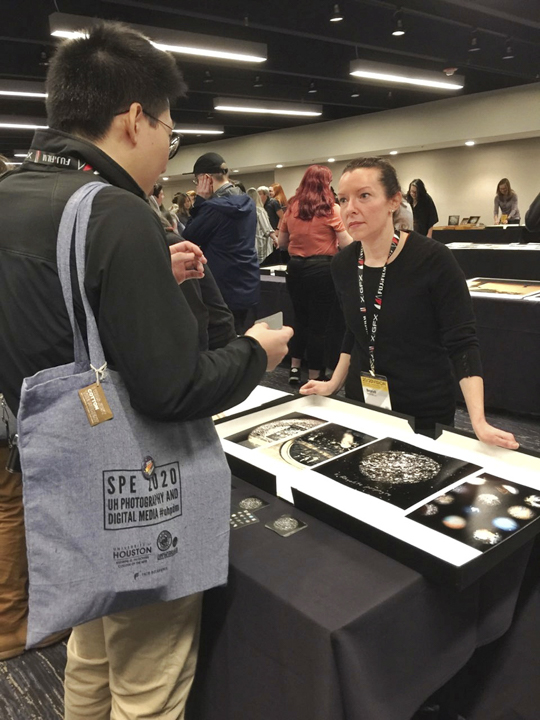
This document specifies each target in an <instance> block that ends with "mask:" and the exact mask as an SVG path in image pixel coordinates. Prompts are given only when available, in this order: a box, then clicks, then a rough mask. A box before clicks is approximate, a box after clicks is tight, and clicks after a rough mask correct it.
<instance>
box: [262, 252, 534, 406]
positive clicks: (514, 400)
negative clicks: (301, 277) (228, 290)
mask: <svg viewBox="0 0 540 720" xmlns="http://www.w3.org/2000/svg"><path fill="white" fill-rule="evenodd" d="M478 252H482V251H478ZM483 252H484V253H486V252H487V251H483ZM504 252H505V253H508V252H511V251H508V250H507V251H504ZM519 252H524V251H519ZM535 258H536V259H537V261H539V262H540V252H537V253H536V255H535ZM487 277H491V276H489V275H488V276H487ZM510 277H511V276H510ZM538 277H540V275H539V276H538ZM523 279H527V278H523ZM473 307H474V312H475V315H476V325H477V332H478V339H479V342H480V353H481V356H482V365H483V368H484V384H485V404H486V407H488V408H493V409H499V410H507V411H510V412H518V413H530V414H533V415H538V414H540V372H539V371H538V368H539V366H540V302H532V301H525V300H520V301H516V300H505V299H500V298H490V297H486V298H477V297H475V298H473ZM279 310H282V311H283V317H284V322H285V324H288V325H291V324H294V313H293V310H292V305H291V301H290V298H289V294H288V293H287V288H286V287H285V278H284V277H277V276H261V303H260V305H259V317H265V316H266V315H271V314H273V313H275V312H278V311H279Z"/></svg>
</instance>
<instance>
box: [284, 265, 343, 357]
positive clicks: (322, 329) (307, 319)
mask: <svg viewBox="0 0 540 720" xmlns="http://www.w3.org/2000/svg"><path fill="white" fill-rule="evenodd" d="M331 260H332V257H331V256H327V255H314V256H313V257H308V258H302V257H299V256H292V257H291V259H290V260H289V262H288V264H287V290H288V291H289V295H290V296H291V302H292V305H293V309H294V336H293V338H292V340H291V343H290V346H289V349H290V352H291V355H292V357H294V358H303V357H304V354H306V357H307V363H308V367H309V368H310V369H311V370H324V368H325V367H326V357H325V350H326V349H327V348H326V345H327V338H328V330H329V321H330V319H331V317H332V313H333V312H335V309H336V305H337V296H336V291H335V289H334V283H333V280H332V275H331V273H330V262H331Z"/></svg>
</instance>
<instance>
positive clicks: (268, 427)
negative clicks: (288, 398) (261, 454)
mask: <svg viewBox="0 0 540 720" xmlns="http://www.w3.org/2000/svg"><path fill="white" fill-rule="evenodd" d="M325 422H326V421H325V420H320V419H319V418H314V417H310V416H309V415H303V414H302V413H296V412H295V413H290V414H289V415H284V416H283V417H281V418H277V419H276V420H270V421H269V422H265V423H262V424H261V425H256V426H254V427H250V428H249V429H248V430H243V431H242V432H239V433H235V434H234V435H231V436H229V437H228V438H226V439H227V440H230V441H231V442H234V443H237V444H238V445H243V446H244V447H247V448H260V447H265V446H266V445H272V444H273V443H277V442H279V441H280V440H287V439H288V438H291V437H294V436H295V435H299V434H300V433H302V432H305V431H306V430H311V429H313V428H316V427H318V426H319V425H323V424H324V423H325Z"/></svg>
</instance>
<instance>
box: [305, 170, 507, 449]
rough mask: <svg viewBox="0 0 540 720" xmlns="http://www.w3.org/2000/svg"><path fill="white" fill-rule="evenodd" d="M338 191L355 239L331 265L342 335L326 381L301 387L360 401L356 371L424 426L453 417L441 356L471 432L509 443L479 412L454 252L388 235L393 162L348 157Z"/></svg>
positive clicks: (397, 198)
mask: <svg viewBox="0 0 540 720" xmlns="http://www.w3.org/2000/svg"><path fill="white" fill-rule="evenodd" d="M338 197H339V201H340V206H341V216H342V219H343V222H344V224H345V227H346V228H347V230H348V231H349V233H350V234H351V236H352V238H353V239H354V240H355V241H356V242H354V243H352V244H351V245H349V246H348V247H346V248H345V249H344V250H343V251H342V252H340V253H339V254H338V255H337V257H336V258H335V260H334V262H333V263H332V275H333V278H334V283H335V286H336V290H337V292H338V295H339V297H340V301H341V306H342V308H343V312H344V315H345V322H346V324H347V334H346V337H345V339H344V342H343V351H342V355H341V358H340V361H339V364H338V366H337V367H336V369H335V371H334V374H333V376H332V379H331V380H330V381H329V382H326V383H323V382H310V383H308V384H307V385H305V386H304V387H303V388H302V390H301V392H303V393H305V394H312V393H315V394H321V395H330V394H332V393H334V392H337V390H338V389H339V388H340V387H341V386H342V385H343V383H345V394H346V395H347V397H350V398H353V399H354V400H365V393H364V390H363V382H362V373H367V375H368V377H369V376H372V375H373V374H376V375H377V376H379V377H380V378H381V380H382V379H384V381H386V382H387V385H388V390H389V395H390V402H391V406H392V409H393V410H397V411H398V412H402V413H406V414H407V415H412V416H413V417H415V419H416V429H417V430H420V431H424V432H426V433H433V432H434V428H435V424H436V423H442V424H444V425H452V424H453V421H454V412H455V396H454V379H453V376H452V372H451V367H450V362H449V360H450V361H452V364H453V366H454V371H455V374H456V376H457V378H458V379H459V383H460V386H461V389H462V392H463V396H464V398H465V402H466V404H467V409H468V411H469V415H470V419H471V423H472V426H473V429H474V432H475V433H476V435H477V437H478V439H479V440H482V441H483V442H486V443H490V444H493V445H500V446H502V447H507V448H517V447H518V444H517V442H516V441H515V439H514V436H513V435H512V434H511V433H507V432H505V431H503V430H499V429H497V428H495V427H493V426H491V425H489V424H488V423H487V421H486V418H485V415H484V392H483V391H484V386H483V381H482V377H481V375H482V368H481V361H480V351H479V347H478V340H477V337H476V330H475V322H474V315H473V310H472V301H471V297H470V293H469V290H468V288H467V283H466V282H465V277H464V275H463V272H462V271H461V269H460V267H459V265H458V264H457V262H456V260H455V258H454V256H453V255H452V253H451V251H450V250H449V249H448V248H447V247H446V246H445V245H443V244H441V243H438V242H436V241H434V240H431V239H429V238H426V237H425V236H422V235H420V234H419V233H417V232H411V233H410V234H409V235H408V237H407V239H406V240H400V238H399V237H397V236H395V234H394V219H393V215H394V213H395V212H396V210H398V209H399V207H400V203H401V199H402V195H401V190H400V186H399V182H398V179H397V175H396V171H395V169H394V168H393V166H392V165H391V164H390V163H389V162H387V161H386V160H384V159H382V158H376V157H373V158H369V157H368V158H359V159H358V160H353V161H352V162H350V163H349V164H348V165H347V166H346V167H345V169H344V171H343V174H342V176H341V179H340V182H339V190H338ZM361 288H362V290H363V292H361ZM362 296H363V297H362ZM375 307H377V308H378V309H375ZM368 338H369V339H368Z"/></svg>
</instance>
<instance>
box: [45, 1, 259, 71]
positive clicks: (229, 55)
mask: <svg viewBox="0 0 540 720" xmlns="http://www.w3.org/2000/svg"><path fill="white" fill-rule="evenodd" d="M99 21H100V19H99V18H91V17H85V16H83V15H68V14H67V13H57V12H56V13H53V14H52V15H49V26H50V30H51V35H54V36H55V37H62V38H74V37H84V35H85V32H84V31H85V30H86V29H87V28H90V27H92V26H93V25H95V24H96V23H97V22H99ZM127 24H128V25H129V26H130V27H132V28H133V29H134V30H138V31H139V32H141V33H142V34H143V35H145V36H146V37H147V38H148V39H149V40H150V41H151V42H152V44H153V45H154V46H155V47H157V48H159V49H160V50H167V51H168V52H173V53H179V54H181V55H194V56H197V57H207V58H216V59H219V60H232V61H237V62H251V63H261V62H265V60H266V59H267V47H266V45H265V44H264V43H256V42H250V41H247V40H235V39H232V38H221V37H213V36H211V35H199V34H198V33H189V32H184V31H183V30H170V29H168V28H157V27H152V26H150V25H136V24H134V23H127Z"/></svg>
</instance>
